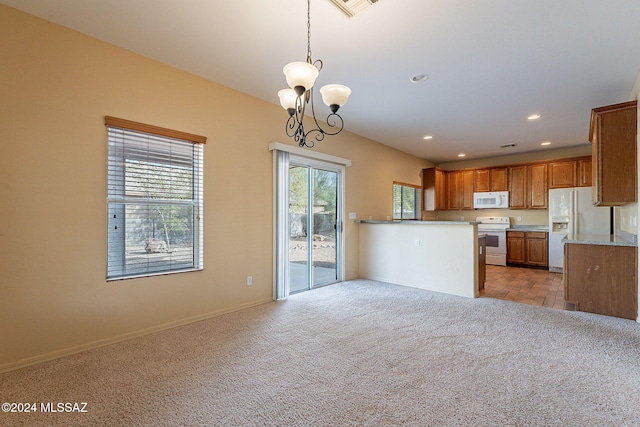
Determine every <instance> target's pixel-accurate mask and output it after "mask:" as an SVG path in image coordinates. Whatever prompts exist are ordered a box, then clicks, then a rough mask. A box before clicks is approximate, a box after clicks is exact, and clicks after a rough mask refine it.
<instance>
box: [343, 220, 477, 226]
mask: <svg viewBox="0 0 640 427" xmlns="http://www.w3.org/2000/svg"><path fill="white" fill-rule="evenodd" d="M355 222H356V223H358V224H409V225H478V224H480V223H479V222H478V221H416V220H375V219H356V220H355Z"/></svg>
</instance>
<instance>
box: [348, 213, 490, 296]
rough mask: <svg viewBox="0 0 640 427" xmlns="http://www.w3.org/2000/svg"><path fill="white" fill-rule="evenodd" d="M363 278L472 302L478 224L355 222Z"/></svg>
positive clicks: (475, 284) (476, 278) (476, 292)
mask: <svg viewBox="0 0 640 427" xmlns="http://www.w3.org/2000/svg"><path fill="white" fill-rule="evenodd" d="M356 222H357V223H359V224H360V226H359V252H360V257H359V262H360V277H362V278H364V279H371V280H379V281H383V282H388V283H394V284H397V285H405V286H411V287H415V288H421V289H426V290H430V291H436V292H442V293H447V294H452V295H459V296H464V297H469V298H474V297H477V296H478V295H479V275H480V271H479V270H480V268H479V266H478V260H479V246H478V222H476V221H371V220H370V221H356Z"/></svg>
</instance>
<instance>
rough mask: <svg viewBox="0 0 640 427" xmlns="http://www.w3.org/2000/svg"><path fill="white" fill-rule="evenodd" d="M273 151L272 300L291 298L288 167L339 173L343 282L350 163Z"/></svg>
mask: <svg viewBox="0 0 640 427" xmlns="http://www.w3.org/2000/svg"><path fill="white" fill-rule="evenodd" d="M269 150H270V151H273V188H274V191H273V196H274V206H273V215H274V227H273V254H274V261H273V299H274V300H279V299H284V298H287V297H288V296H289V291H290V277H289V271H288V270H289V236H290V226H289V166H290V165H292V164H294V165H296V166H308V167H311V168H313V169H320V170H326V171H330V172H336V173H337V181H338V182H337V192H338V194H337V202H336V204H337V206H336V264H337V265H336V275H337V282H340V281H342V280H344V274H345V265H344V262H345V257H344V253H345V251H344V217H345V215H344V210H345V203H344V201H345V191H344V190H345V171H346V167H348V166H351V161H350V160H348V159H343V158H340V157H335V156H331V155H328V154H323V153H317V152H314V151H311V150H305V149H302V148H299V147H294V146H291V145H286V144H281V143H278V142H274V143H271V144H270V145H269Z"/></svg>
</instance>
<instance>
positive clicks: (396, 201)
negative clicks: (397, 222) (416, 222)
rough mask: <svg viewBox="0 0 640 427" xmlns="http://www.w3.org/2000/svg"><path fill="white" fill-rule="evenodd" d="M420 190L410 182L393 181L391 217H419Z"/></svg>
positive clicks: (420, 208)
mask: <svg viewBox="0 0 640 427" xmlns="http://www.w3.org/2000/svg"><path fill="white" fill-rule="evenodd" d="M421 217H422V190H421V188H420V187H419V186H416V185H411V184H402V183H399V182H394V183H393V219H421Z"/></svg>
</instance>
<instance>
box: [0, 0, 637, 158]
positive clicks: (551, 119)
mask: <svg viewBox="0 0 640 427" xmlns="http://www.w3.org/2000/svg"><path fill="white" fill-rule="evenodd" d="M0 3H4V4H6V5H9V6H11V7H14V8H17V9H20V10H23V11H25V12H27V13H30V14H33V15H36V16H39V17H41V18H44V19H46V20H49V21H52V22H55V23H57V24H60V25H63V26H66V27H69V28H72V29H74V30H77V31H79V32H82V33H85V34H88V35H90V36H92V37H95V38H98V39H100V40H104V41H106V42H109V43H112V44H115V45H118V46H121V47H123V48H126V49H129V50H131V51H134V52H137V53H139V54H142V55H144V56H147V57H149V58H153V59H155V60H158V61H160V62H163V63H165V64H169V65H171V66H174V67H177V68H180V69H182V70H185V71H188V72H190V73H193V74H196V75H198V76H201V77H204V78H206V79H209V80H212V81H214V82H218V83H220V84H223V85H225V86H229V87H231V88H234V89H237V90H239V91H242V92H245V93H248V94H251V95H253V96H256V97H258V98H261V99H264V100H267V101H269V102H272V103H274V104H278V105H279V102H278V97H277V92H278V90H279V89H282V88H284V87H285V86H286V83H285V80H284V75H283V74H282V66H284V64H286V63H288V62H291V61H304V59H305V56H306V49H307V28H306V27H307V23H306V15H307V10H306V2H305V1H304V0H268V1H265V0H224V1H223V0H160V1H159V0H135V1H132V0H0ZM311 49H312V53H313V59H314V60H315V59H322V61H323V62H324V68H323V70H322V72H321V73H320V77H319V78H318V82H317V83H316V85H320V86H322V85H324V84H327V83H342V84H345V85H347V86H349V87H350V88H351V89H352V90H353V93H352V95H351V98H350V99H349V101H348V103H347V104H346V105H345V106H344V107H342V108H341V109H340V114H341V115H342V117H343V118H344V120H345V129H346V130H348V131H351V132H354V133H356V134H359V135H362V136H365V137H367V138H370V139H372V140H375V141H378V142H381V143H383V144H386V145H389V146H392V147H396V148H398V149H399V150H402V151H405V152H407V153H411V154H413V155H416V156H418V157H421V158H424V159H428V160H431V161H433V162H435V163H441V162H449V161H457V160H460V158H458V157H457V156H458V154H460V153H466V155H467V156H466V159H478V158H485V157H493V156H498V155H506V154H515V153H522V152H529V151H536V150H548V149H552V148H562V147H570V146H577V145H582V144H586V143H588V141H587V138H588V128H589V115H590V111H591V109H592V108H594V107H599V106H603V105H608V104H614V103H618V102H625V101H627V100H629V98H630V94H631V92H632V88H633V86H634V83H635V80H636V77H637V75H638V71H639V70H640V1H638V0H561V1H558V0H482V1H473V0H379V1H378V2H377V3H376V4H375V5H373V6H371V7H369V8H368V9H367V10H365V11H364V12H362V13H361V14H359V15H357V16H355V17H353V18H347V17H346V16H345V15H344V14H343V13H342V12H340V11H339V10H338V9H336V8H335V6H333V5H332V4H331V3H330V2H329V1H328V0H312V2H311ZM418 74H428V75H429V79H428V80H427V81H426V82H424V83H420V84H416V83H412V82H411V81H410V79H411V77H413V76H415V75H418ZM318 87H319V86H318ZM317 99H318V101H319V99H320V97H319V96H318V97H317ZM316 109H317V110H320V111H322V112H323V113H324V114H328V109H327V108H326V107H324V105H317V106H316ZM533 113H538V114H541V115H542V118H540V119H539V120H536V121H529V120H527V117H528V116H529V115H530V114H533ZM286 117H287V115H286V112H284V110H283V111H282V127H283V135H284V122H285V120H286ZM425 135H432V136H433V138H432V139H431V140H427V141H425V140H424V139H423V137H424V136H425ZM543 141H550V142H551V145H548V146H545V147H543V146H541V145H540V144H541V142H543ZM506 144H517V146H515V147H511V148H499V146H500V145H506Z"/></svg>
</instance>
